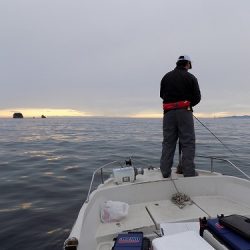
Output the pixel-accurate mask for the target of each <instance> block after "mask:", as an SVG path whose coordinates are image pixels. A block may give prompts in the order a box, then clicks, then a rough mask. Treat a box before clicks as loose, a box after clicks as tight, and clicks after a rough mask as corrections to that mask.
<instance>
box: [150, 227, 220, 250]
mask: <svg viewBox="0 0 250 250" xmlns="http://www.w3.org/2000/svg"><path fill="white" fill-rule="evenodd" d="M152 245H153V250H187V249H192V250H215V249H214V248H213V247H212V246H211V245H209V244H208V243H207V242H206V241H205V240H204V239H203V238H202V237H201V236H200V235H199V234H198V233H197V232H194V231H187V232H182V233H177V234H173V235H170V236H163V237H160V238H157V239H154V240H153V241H152Z"/></svg>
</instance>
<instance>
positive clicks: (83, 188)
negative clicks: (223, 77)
mask: <svg viewBox="0 0 250 250" xmlns="http://www.w3.org/2000/svg"><path fill="white" fill-rule="evenodd" d="M201 121H202V122H203V123H204V124H205V125H206V126H207V127H209V129H210V130H211V131H213V132H214V133H215V134H216V135H217V136H218V137H219V138H220V139H221V140H222V141H223V143H225V144H226V145H227V146H228V147H229V148H230V149H231V150H232V151H233V152H234V154H235V155H236V156H237V157H234V155H233V154H232V153H230V152H229V151H228V150H227V149H225V147H224V146H223V145H221V143H219V142H218V141H217V140H216V139H215V138H214V137H213V136H212V135H211V134H210V133H209V132H208V131H207V130H206V129H205V128H204V127H203V126H201V125H200V124H199V123H198V122H197V121H196V122H195V127H196V141H197V154H198V155H206V154H207V155H213V156H220V157H221V156H226V157H227V158H228V159H230V160H233V161H234V162H235V163H237V164H238V166H241V169H242V170H244V171H246V172H247V173H248V174H250V171H249V155H248V154H249V142H248V140H249V135H250V131H249V125H250V119H202V120H201ZM0 130H1V137H0V147H1V151H0V156H1V162H0V194H1V199H0V221H1V227H0V249H1V250H17V249H18V250H22V249H25V250H31V249H32V250H34V249H36V250H51V249H53V250H57V249H58V250H59V249H62V245H63V242H64V240H65V238H67V236H68V234H69V232H70V230H71V227H72V225H73V223H74V221H75V219H76V217H77V214H78V212H79V210H80V208H81V205H82V203H83V202H84V199H85V198H86V195H87V191H88V187H89V183H90V179H91V176H92V171H93V170H94V169H95V168H97V167H100V166H102V165H103V164H106V163H108V162H110V161H113V160H119V161H123V160H125V159H127V158H128V157H129V156H134V158H135V160H137V161H136V163H137V164H139V165H140V164H141V163H139V162H142V161H143V162H145V166H148V165H153V166H157V167H158V166H159V158H160V155H161V141H162V124H161V119H127V118H126V119H125V118H124V119H118V118H117V119H111V118H60V119H55V118H53V119H52V118H51V119H49V118H47V119H0ZM177 160H178V157H176V161H177ZM205 163H206V162H205V160H199V159H197V160H196V165H197V167H198V168H204V166H205ZM141 166H142V165H141ZM215 167H218V168H217V170H219V171H222V172H224V173H230V174H233V175H237V173H236V172H235V171H234V170H233V169H228V168H227V169H226V168H225V166H224V165H223V166H222V167H220V168H219V165H218V164H217V165H216V164H215Z"/></svg>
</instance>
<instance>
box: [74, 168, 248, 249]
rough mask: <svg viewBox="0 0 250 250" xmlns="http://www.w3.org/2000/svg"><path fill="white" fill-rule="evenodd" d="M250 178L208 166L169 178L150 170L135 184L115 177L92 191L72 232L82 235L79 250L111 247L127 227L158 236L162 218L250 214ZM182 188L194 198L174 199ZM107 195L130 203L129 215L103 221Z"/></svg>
mask: <svg viewBox="0 0 250 250" xmlns="http://www.w3.org/2000/svg"><path fill="white" fill-rule="evenodd" d="M249 184H250V183H249V181H246V180H243V179H239V178H236V177H229V176H222V175H216V174H210V173H208V172H200V175H199V176H198V177H189V178H183V176H182V175H176V174H173V175H172V178H171V179H163V178H162V177H161V174H160V171H159V170H150V171H149V170H148V171H145V174H144V175H143V176H138V178H137V180H136V182H135V183H132V184H131V183H128V184H127V183H126V184H121V185H116V184H114V183H113V182H112V180H110V181H108V182H106V183H105V184H103V185H101V186H100V187H99V188H98V190H97V191H94V192H93V193H92V195H91V196H90V200H89V202H88V204H87V206H86V207H84V208H83V209H82V211H81V213H82V215H81V213H80V215H79V218H81V217H85V219H84V220H82V221H79V220H77V222H76V225H75V228H74V230H72V236H74V233H75V236H76V237H77V238H78V239H79V247H78V249H79V250H85V249H86V250H87V249H88V250H91V249H93V250H96V249H98V250H106V249H107V250H108V249H111V247H112V246H113V238H114V237H115V236H116V235H117V234H118V233H120V232H124V231H131V230H136V231H142V232H144V234H145V235H146V236H148V237H150V238H151V239H152V238H154V237H156V236H157V235H156V234H155V232H154V231H158V232H159V229H160V224H161V223H167V222H172V223H173V222H188V221H190V222H198V221H199V218H200V217H216V216H217V215H218V214H219V215H220V214H225V215H229V214H241V215H250V199H249V198H248V197H249V196H248V194H249V193H250V185H249ZM177 191H179V192H181V193H185V194H187V195H189V196H190V198H191V200H192V204H191V205H189V204H188V205H186V206H185V207H184V208H182V209H180V208H179V207H177V206H176V205H175V204H173V203H172V201H171V196H172V195H173V194H174V193H176V192H177ZM106 200H114V201H124V202H126V203H128V204H129V206H130V207H129V213H128V216H127V217H126V218H125V219H123V220H121V221H120V222H118V223H106V224H104V223H101V221H100V206H101V204H102V203H103V202H104V201H106ZM83 214H84V216H83ZM90 236H91V237H90ZM87 246H88V247H87Z"/></svg>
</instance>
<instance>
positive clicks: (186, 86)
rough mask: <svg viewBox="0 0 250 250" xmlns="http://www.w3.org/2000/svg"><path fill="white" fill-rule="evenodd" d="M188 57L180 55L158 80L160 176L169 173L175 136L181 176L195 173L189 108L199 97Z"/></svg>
mask: <svg viewBox="0 0 250 250" xmlns="http://www.w3.org/2000/svg"><path fill="white" fill-rule="evenodd" d="M191 68H192V63H191V59H190V57H189V56H187V55H182V56H180V57H179V58H178V60H177V62H176V68H175V69H174V70H172V71H170V72H168V73H167V74H166V75H165V76H164V77H163V78H162V80H161V89H160V97H161V98H162V99H163V111H164V117H163V142H162V156H161V162H160V168H161V172H162V175H163V177H164V178H168V177H170V176H171V168H172V165H173V159H174V154H175V148H176V143H177V140H178V139H179V142H180V145H181V151H182V161H181V167H182V172H183V175H184V176H185V177H191V176H195V175H196V172H195V165H194V156H195V132H194V121H193V109H192V107H194V106H195V105H196V104H198V103H199V102H200V100H201V94H200V88H199V84H198V81H197V79H196V77H195V76H194V75H192V74H190V73H189V72H188V70H189V69H191Z"/></svg>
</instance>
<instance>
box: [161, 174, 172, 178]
mask: <svg viewBox="0 0 250 250" xmlns="http://www.w3.org/2000/svg"><path fill="white" fill-rule="evenodd" d="M170 176H171V174H162V177H163V178H169V177H170Z"/></svg>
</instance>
